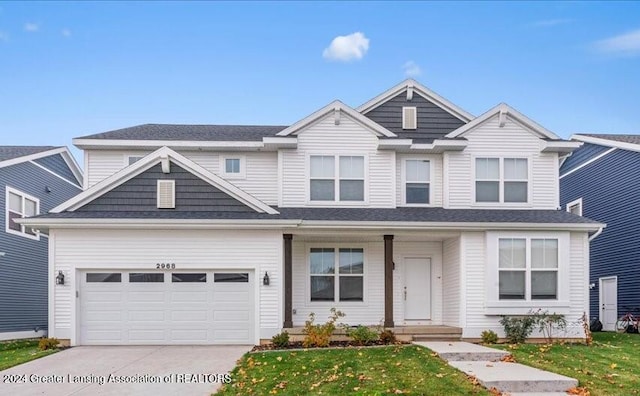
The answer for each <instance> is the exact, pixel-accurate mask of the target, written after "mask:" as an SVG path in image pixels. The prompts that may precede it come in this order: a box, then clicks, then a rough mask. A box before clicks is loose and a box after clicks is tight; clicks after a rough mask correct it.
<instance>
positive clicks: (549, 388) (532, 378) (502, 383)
mask: <svg viewBox="0 0 640 396" xmlns="http://www.w3.org/2000/svg"><path fill="white" fill-rule="evenodd" d="M414 344H416V345H420V346H423V347H425V348H428V349H431V350H432V351H434V352H436V353H437V354H438V355H439V356H440V357H441V358H443V359H444V360H446V361H447V362H448V363H449V365H450V366H452V367H455V368H456V369H458V370H460V371H462V372H464V373H466V374H467V375H471V376H474V377H476V378H477V379H478V381H479V382H480V383H481V384H482V385H483V386H484V387H485V388H487V389H491V388H496V389H497V390H499V391H501V392H508V393H509V394H510V395H514V396H515V395H521V396H525V395H529V396H534V395H541V396H542V395H544V396H551V395H566V391H567V390H569V389H571V388H573V387H576V386H578V380H576V379H573V378H569V377H565V376H563V375H558V374H555V373H550V372H548V371H544V370H539V369H536V368H533V367H529V366H525V365H523V364H519V363H507V362H501V361H500V359H502V358H503V357H504V356H507V355H509V353H508V352H505V351H500V350H497V349H493V348H487V347H484V346H481V345H476V344H471V343H468V342H414Z"/></svg>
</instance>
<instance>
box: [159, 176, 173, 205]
mask: <svg viewBox="0 0 640 396" xmlns="http://www.w3.org/2000/svg"><path fill="white" fill-rule="evenodd" d="M175 207H176V181H175V180H158V209H175Z"/></svg>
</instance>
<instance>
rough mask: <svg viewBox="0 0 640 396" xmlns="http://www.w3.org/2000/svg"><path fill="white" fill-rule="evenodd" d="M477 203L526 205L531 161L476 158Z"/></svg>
mask: <svg viewBox="0 0 640 396" xmlns="http://www.w3.org/2000/svg"><path fill="white" fill-rule="evenodd" d="M475 167H476V180H475V189H476V197H475V199H476V202H478V203H491V202H493V203H526V202H528V200H529V161H528V159H526V158H476V162H475Z"/></svg>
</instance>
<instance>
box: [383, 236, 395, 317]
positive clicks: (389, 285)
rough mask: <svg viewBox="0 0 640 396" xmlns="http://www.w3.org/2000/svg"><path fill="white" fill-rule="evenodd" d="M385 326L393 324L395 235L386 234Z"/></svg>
mask: <svg viewBox="0 0 640 396" xmlns="http://www.w3.org/2000/svg"><path fill="white" fill-rule="evenodd" d="M384 327H394V326H393V235H385V236H384Z"/></svg>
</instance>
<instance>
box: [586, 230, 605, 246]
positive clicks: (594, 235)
mask: <svg viewBox="0 0 640 396" xmlns="http://www.w3.org/2000/svg"><path fill="white" fill-rule="evenodd" d="M605 227H606V226H602V227H600V228H599V229H598V231H596V232H595V234H593V235H591V236H590V237H589V242H591V241H593V240H594V239H596V238H597V237H598V236H599V235H600V234H602V231H604V228H605Z"/></svg>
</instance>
